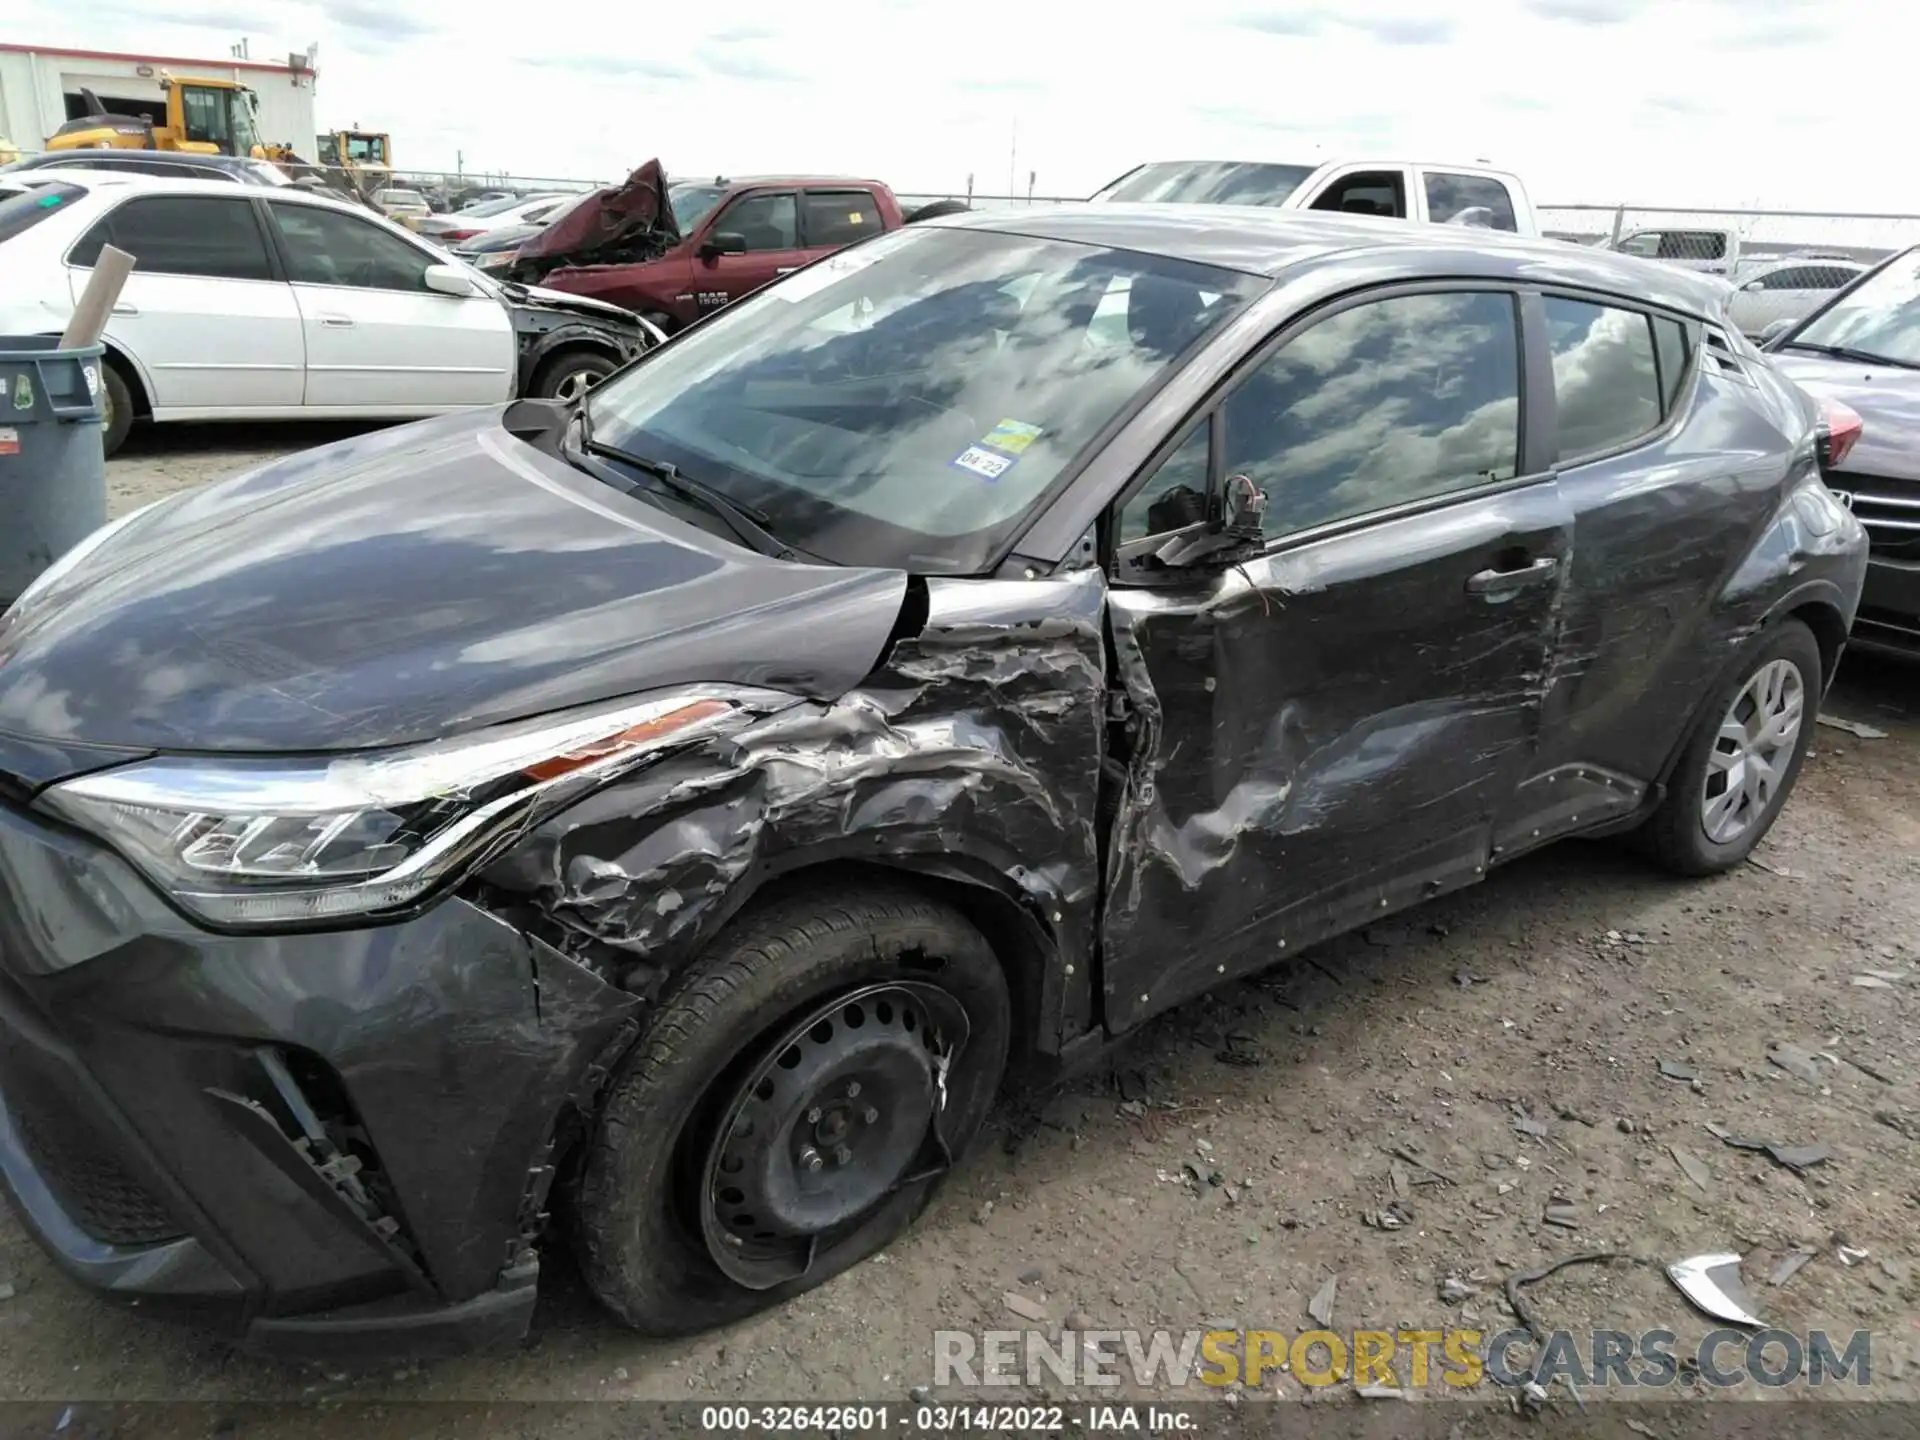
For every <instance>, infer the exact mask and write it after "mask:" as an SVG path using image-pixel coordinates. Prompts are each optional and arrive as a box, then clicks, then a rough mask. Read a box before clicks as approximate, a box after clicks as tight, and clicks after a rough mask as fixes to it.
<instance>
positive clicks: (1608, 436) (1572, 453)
mask: <svg viewBox="0 0 1920 1440" xmlns="http://www.w3.org/2000/svg"><path fill="white" fill-rule="evenodd" d="M1546 310H1547V333H1548V336H1549V337H1550V339H1551V341H1552V345H1553V393H1554V399H1555V402H1556V408H1557V409H1558V410H1559V412H1560V458H1561V459H1562V460H1563V461H1564V460H1569V459H1572V458H1574V457H1576V456H1580V455H1592V454H1596V453H1597V452H1599V451H1602V450H1613V449H1617V448H1618V447H1619V446H1621V445H1624V444H1626V443H1627V442H1628V441H1631V440H1633V439H1635V438H1637V437H1638V436H1641V435H1644V434H1646V432H1647V431H1649V430H1652V429H1655V428H1657V427H1658V426H1659V424H1660V415H1661V404H1660V382H1659V372H1658V370H1657V368H1656V366H1655V363H1654V358H1653V328H1652V325H1651V324H1650V322H1649V320H1648V317H1647V316H1645V315H1643V314H1641V313H1639V312H1638V311H1635V310H1621V309H1618V308H1616V307H1614V306H1611V305H1595V304H1592V303H1590V302H1588V301H1585V300H1566V299H1562V298H1560V297H1559V296H1555V295H1549V296H1548V297H1547V299H1546Z"/></svg>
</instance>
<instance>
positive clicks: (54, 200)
mask: <svg viewBox="0 0 1920 1440" xmlns="http://www.w3.org/2000/svg"><path fill="white" fill-rule="evenodd" d="M86 193H87V192H86V190H85V189H84V188H82V187H81V186H79V185H66V184H62V183H61V182H60V181H58V180H54V181H51V182H49V183H48V184H45V185H35V186H34V187H33V188H32V189H30V190H23V191H22V192H21V193H20V194H18V195H8V196H5V197H4V198H0V241H4V240H11V239H12V238H13V237H14V236H16V235H19V234H22V233H24V232H26V231H28V230H31V229H32V228H33V227H34V226H36V225H38V224H39V223H40V222H41V221H42V220H45V219H46V218H47V217H48V216H50V215H57V214H59V213H60V212H61V211H62V210H64V209H65V208H66V207H67V206H69V205H71V204H72V203H73V202H74V201H76V200H78V199H80V198H81V197H82V196H84V195H85V194H86Z"/></svg>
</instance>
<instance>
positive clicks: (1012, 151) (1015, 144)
mask: <svg viewBox="0 0 1920 1440" xmlns="http://www.w3.org/2000/svg"><path fill="white" fill-rule="evenodd" d="M1019 168H1020V122H1019V121H1018V120H1015V121H1014V122H1013V138H1012V141H1011V144H1010V146H1009V148H1008V150H1007V198H1008V199H1012V198H1013V197H1014V196H1015V195H1017V194H1019V193H1020V192H1019V190H1018V189H1016V188H1015V186H1014V180H1013V177H1014V175H1015V174H1016V173H1017V172H1018V170H1019Z"/></svg>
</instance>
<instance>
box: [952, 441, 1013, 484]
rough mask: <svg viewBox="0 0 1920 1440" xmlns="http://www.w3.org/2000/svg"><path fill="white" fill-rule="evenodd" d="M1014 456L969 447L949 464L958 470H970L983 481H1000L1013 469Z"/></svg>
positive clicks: (981, 447) (978, 446) (974, 446)
mask: <svg viewBox="0 0 1920 1440" xmlns="http://www.w3.org/2000/svg"><path fill="white" fill-rule="evenodd" d="M1016 458H1017V457H1015V456H1012V455H996V454H994V453H993V451H991V450H988V449H986V448H985V447H983V446H980V445H969V446H968V447H967V448H966V449H964V450H962V451H961V452H960V453H959V454H958V455H956V456H954V457H953V459H952V460H951V461H950V462H949V463H950V464H952V465H954V466H955V467H957V468H958V469H961V470H970V471H972V472H973V473H974V474H975V475H978V476H979V477H980V478H981V479H982V480H998V479H999V478H1000V477H1001V476H1002V475H1004V474H1006V473H1007V471H1008V470H1010V469H1012V468H1013V463H1014V460H1015V459H1016Z"/></svg>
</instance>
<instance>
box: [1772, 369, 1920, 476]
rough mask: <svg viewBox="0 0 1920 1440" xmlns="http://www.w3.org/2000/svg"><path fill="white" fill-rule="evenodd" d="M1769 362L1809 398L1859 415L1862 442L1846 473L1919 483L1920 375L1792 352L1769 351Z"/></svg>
mask: <svg viewBox="0 0 1920 1440" xmlns="http://www.w3.org/2000/svg"><path fill="white" fill-rule="evenodd" d="M1767 359H1768V360H1769V361H1771V362H1772V363H1773V367H1774V368H1775V369H1776V370H1778V371H1779V372H1780V373H1781V374H1783V375H1785V376H1786V377H1787V378H1788V379H1789V380H1791V381H1793V382H1794V384H1796V385H1798V386H1799V387H1800V388H1801V389H1802V390H1805V391H1806V392H1807V393H1808V394H1809V395H1812V396H1813V397H1815V398H1816V399H1832V400H1838V401H1839V402H1840V403H1841V404H1843V405H1846V406H1848V407H1850V408H1851V409H1853V410H1855V411H1857V412H1858V413H1859V416H1860V419H1861V422H1862V429H1861V432H1860V438H1859V440H1857V441H1856V442H1854V447H1853V450H1852V453H1850V454H1849V455H1848V456H1847V458H1846V464H1845V465H1843V466H1842V467H1841V468H1842V469H1844V470H1846V471H1848V472H1850V473H1852V474H1856V475H1885V476H1887V477H1889V478H1890V479H1896V480H1920V370H1903V369H1901V368H1900V367H1899V366H1896V365H1863V364H1861V363H1860V362H1858V361H1855V360H1840V359H1836V358H1834V357H1833V356H1830V355H1808V354H1805V353H1804V352H1799V351H1793V350H1775V351H1770V352H1768V355H1767Z"/></svg>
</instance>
